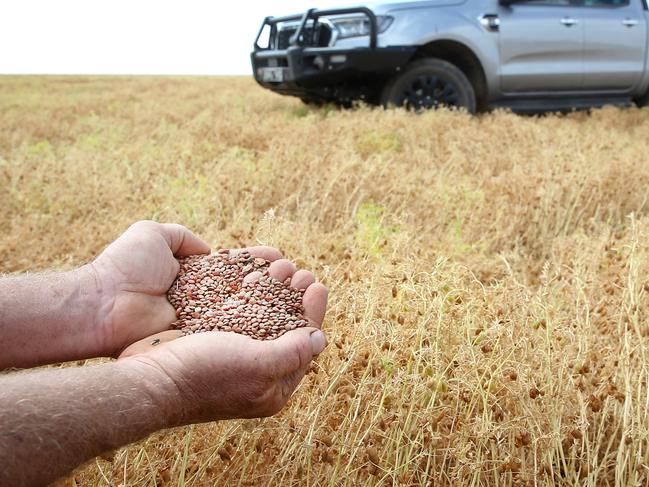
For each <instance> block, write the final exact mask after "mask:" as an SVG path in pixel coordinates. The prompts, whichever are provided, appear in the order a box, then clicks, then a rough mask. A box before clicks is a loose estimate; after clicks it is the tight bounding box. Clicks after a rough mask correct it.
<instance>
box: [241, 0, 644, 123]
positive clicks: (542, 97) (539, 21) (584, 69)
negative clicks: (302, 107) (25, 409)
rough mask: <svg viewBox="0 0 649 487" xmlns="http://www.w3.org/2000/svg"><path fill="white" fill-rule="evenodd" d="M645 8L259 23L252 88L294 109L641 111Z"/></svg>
mask: <svg viewBox="0 0 649 487" xmlns="http://www.w3.org/2000/svg"><path fill="white" fill-rule="evenodd" d="M647 1H648V0H422V1H410V2H399V3H380V4H375V5H368V6H360V7H352V8H339V9H329V10H317V9H309V10H307V11H306V12H304V13H301V14H298V15H290V16H285V17H266V18H265V19H264V21H263V23H262V26H261V29H260V30H259V34H258V35H257V38H256V40H255V42H254V50H253V52H252V53H251V60H252V68H253V74H254V77H255V79H256V80H257V82H258V83H259V84H260V85H261V86H263V87H265V88H268V89H270V90H273V91H275V92H277V93H281V94H285V95H293V96H297V97H300V98H301V99H302V100H303V101H304V102H306V103H321V102H333V103H338V104H350V103H353V102H354V101H355V100H361V101H364V102H365V103H368V104H375V105H384V106H397V107H405V108H407V109H411V110H415V111H419V110H423V109H428V108H436V107H438V106H450V107H457V108H463V109H465V110H467V111H469V112H471V113H475V112H477V111H484V110H488V109H491V108H497V107H506V108H510V109H512V110H514V111H518V112H542V111H548V110H560V111H566V110H572V109H581V108H590V107H596V106H602V105H605V104H617V105H629V104H631V103H633V102H635V103H636V104H637V105H640V106H644V105H647V104H648V103H649V64H648V62H647V61H648V59H649V49H648V28H647V24H648V22H649V11H648V7H647Z"/></svg>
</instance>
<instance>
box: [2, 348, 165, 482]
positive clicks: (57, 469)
mask: <svg viewBox="0 0 649 487" xmlns="http://www.w3.org/2000/svg"><path fill="white" fill-rule="evenodd" d="M0 391H2V392H1V393H0V459H2V465H3V466H2V468H1V469H0V485H16V486H22V485H25V486H26V485H46V484H48V483H49V482H51V481H53V480H55V479H57V478H58V477H60V476H62V475H64V474H65V473H67V472H69V471H71V470H72V469H74V468H75V467H76V466H77V465H79V464H81V463H82V462H84V461H86V460H88V459H90V458H92V457H94V456H97V455H99V454H100V453H102V452H104V451H107V450H110V449H113V448H116V447H118V446H121V445H125V444H127V443H130V442H133V441H136V440H138V439H140V438H144V437H145V436H146V435H148V434H149V433H152V432H153V431H155V430H158V429H161V428H165V427H167V426H171V425H173V417H172V412H173V411H172V410H173V404H174V403H177V402H178V397H177V392H175V391H174V389H173V387H172V385H170V384H168V383H167V382H165V380H164V377H163V376H161V375H160V374H157V373H156V371H155V370H154V369H153V368H151V367H147V366H146V364H144V363H137V362H135V361H131V362H129V361H126V360H124V361H119V362H114V363H108V364H102V365H96V366H90V367H74V368H63V369H50V370H42V371H37V372H20V373H15V374H10V375H5V376H0ZM161 391H164V392H162V393H161ZM164 395H166V397H164V400H162V399H161V397H163V396H164Z"/></svg>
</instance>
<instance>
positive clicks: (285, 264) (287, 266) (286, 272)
mask: <svg viewBox="0 0 649 487" xmlns="http://www.w3.org/2000/svg"><path fill="white" fill-rule="evenodd" d="M295 271H296V268H295V264H293V263H292V262H291V261H289V260H286V259H279V260H276V261H275V262H273V263H272V264H270V267H269V268H268V275H269V276H270V277H273V278H275V279H277V280H278V281H282V282H284V281H285V280H286V279H288V278H289V277H292V276H293V274H295Z"/></svg>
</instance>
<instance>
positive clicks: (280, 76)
mask: <svg viewBox="0 0 649 487" xmlns="http://www.w3.org/2000/svg"><path fill="white" fill-rule="evenodd" d="M261 80H262V81H267V82H270V83H281V82H282V81H284V68H261Z"/></svg>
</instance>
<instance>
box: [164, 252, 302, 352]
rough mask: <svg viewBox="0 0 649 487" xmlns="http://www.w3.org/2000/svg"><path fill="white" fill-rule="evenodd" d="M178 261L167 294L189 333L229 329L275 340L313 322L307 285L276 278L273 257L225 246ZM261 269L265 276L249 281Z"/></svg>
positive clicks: (175, 325)
mask: <svg viewBox="0 0 649 487" xmlns="http://www.w3.org/2000/svg"><path fill="white" fill-rule="evenodd" d="M178 262H179V264H180V270H179V272H178V276H177V277H176V280H175V281H174V283H173V284H172V286H171V288H169V291H168V292H167V299H168V300H169V302H170V303H171V304H172V306H173V307H174V308H175V310H176V318H177V320H176V321H175V322H174V323H173V324H172V327H173V328H175V329H178V330H182V331H183V332H184V334H192V333H201V332H205V331H227V332H232V333H240V334H243V335H247V336H249V337H251V338H254V339H257V340H274V339H276V338H278V337H280V336H282V335H283V334H284V333H286V332H287V331H290V330H294V329H296V328H299V327H304V326H308V321H307V320H306V318H304V314H303V313H304V307H303V306H302V298H303V296H304V290H302V289H295V288H292V287H291V286H290V285H289V283H290V278H288V279H287V280H286V281H284V282H281V281H279V280H277V279H275V278H273V277H271V276H270V275H269V274H268V268H269V266H270V262H268V261H267V260H265V259H262V258H259V257H253V256H252V255H251V254H250V253H249V252H246V251H244V252H241V253H238V254H234V255H233V254H232V253H231V252H230V251H229V250H228V249H221V250H218V251H217V252H216V253H214V254H212V255H191V256H188V257H183V258H180V259H178ZM255 271H258V272H260V273H261V278H260V279H259V280H257V281H253V282H244V278H245V277H246V276H247V275H248V274H250V273H251V272H255Z"/></svg>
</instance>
